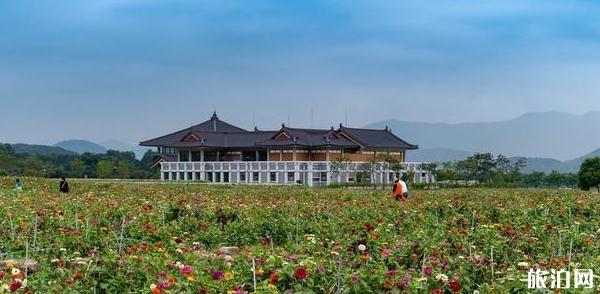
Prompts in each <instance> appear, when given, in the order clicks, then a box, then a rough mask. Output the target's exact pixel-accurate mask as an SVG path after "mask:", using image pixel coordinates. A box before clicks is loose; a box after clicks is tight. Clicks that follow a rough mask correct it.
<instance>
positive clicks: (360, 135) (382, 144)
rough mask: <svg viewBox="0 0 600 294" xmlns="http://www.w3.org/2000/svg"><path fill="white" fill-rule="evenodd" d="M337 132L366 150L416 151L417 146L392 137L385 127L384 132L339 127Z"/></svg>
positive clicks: (394, 136)
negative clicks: (393, 149) (399, 149)
mask: <svg viewBox="0 0 600 294" xmlns="http://www.w3.org/2000/svg"><path fill="white" fill-rule="evenodd" d="M338 132H339V133H341V134H344V135H346V136H348V137H349V138H350V139H351V140H353V141H355V142H356V143H358V144H360V145H362V146H363V147H367V148H382V149H385V148H402V149H418V148H419V146H418V145H413V144H410V143H408V142H406V141H404V140H402V139H400V138H398V136H396V135H394V134H393V133H392V131H391V130H390V129H388V128H387V127H386V128H385V129H384V130H373V129H356V128H348V127H344V126H342V125H340V128H339V129H338Z"/></svg>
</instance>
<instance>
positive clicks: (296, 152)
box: [140, 113, 431, 186]
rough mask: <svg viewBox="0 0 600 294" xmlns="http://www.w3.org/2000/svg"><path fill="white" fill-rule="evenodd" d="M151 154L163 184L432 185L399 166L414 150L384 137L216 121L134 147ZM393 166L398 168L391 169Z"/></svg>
mask: <svg viewBox="0 0 600 294" xmlns="http://www.w3.org/2000/svg"><path fill="white" fill-rule="evenodd" d="M140 145H141V146H152V147H157V148H158V152H159V154H160V158H158V159H157V160H156V161H155V164H154V166H155V167H157V168H158V167H160V175H161V179H162V180H186V181H208V182H215V183H218V182H220V183H262V184H268V183H271V184H294V183H299V184H307V185H309V186H319V185H327V184H331V183H346V182H375V183H390V182H392V181H393V178H394V177H395V176H399V175H400V174H402V173H408V172H411V174H414V177H415V178H414V180H415V181H417V182H427V181H429V180H430V178H431V177H429V176H428V175H427V173H426V172H423V171H421V168H420V166H421V164H420V163H407V162H405V154H406V151H407V150H411V149H417V148H418V146H417V145H413V144H410V143H408V142H406V141H404V140H402V139H400V138H399V137H397V136H396V135H394V134H393V133H392V131H391V130H390V129H388V128H387V127H386V128H385V129H383V130H372V129H358V128H349V127H345V126H343V125H341V124H340V126H339V128H337V129H334V128H333V127H331V128H330V129H300V128H290V127H288V126H285V125H282V126H281V129H279V130H275V131H263V130H258V129H257V128H255V129H254V130H253V131H247V130H244V129H242V128H239V127H236V126H234V125H231V124H228V123H226V122H224V121H222V120H220V119H219V117H218V116H217V114H216V113H213V115H212V117H211V118H210V119H209V120H207V121H205V122H203V123H201V124H198V125H195V126H192V127H189V128H187V129H184V130H181V131H178V132H174V133H171V134H168V135H165V136H162V137H158V138H155V139H152V140H148V141H144V142H141V143H140ZM390 162H395V163H396V164H390Z"/></svg>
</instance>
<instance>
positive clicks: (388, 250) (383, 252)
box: [381, 248, 392, 257]
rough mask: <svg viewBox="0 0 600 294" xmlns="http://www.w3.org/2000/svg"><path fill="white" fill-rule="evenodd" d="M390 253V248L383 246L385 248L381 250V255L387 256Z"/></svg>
mask: <svg viewBox="0 0 600 294" xmlns="http://www.w3.org/2000/svg"><path fill="white" fill-rule="evenodd" d="M391 254H392V249H389V248H385V249H383V250H381V255H382V256H383V257H389V256H390V255H391Z"/></svg>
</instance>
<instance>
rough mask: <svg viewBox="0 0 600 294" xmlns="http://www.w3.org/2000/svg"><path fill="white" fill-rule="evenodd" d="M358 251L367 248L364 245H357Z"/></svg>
mask: <svg viewBox="0 0 600 294" xmlns="http://www.w3.org/2000/svg"><path fill="white" fill-rule="evenodd" d="M358 250H360V251H361V252H363V251H365V250H367V246H365V245H364V244H360V245H358Z"/></svg>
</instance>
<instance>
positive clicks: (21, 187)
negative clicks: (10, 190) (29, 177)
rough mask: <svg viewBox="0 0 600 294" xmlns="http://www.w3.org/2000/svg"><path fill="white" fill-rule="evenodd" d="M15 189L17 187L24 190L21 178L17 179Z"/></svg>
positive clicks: (18, 189)
mask: <svg viewBox="0 0 600 294" xmlns="http://www.w3.org/2000/svg"><path fill="white" fill-rule="evenodd" d="M15 189H17V191H22V190H23V183H21V179H19V178H17V179H16V180H15Z"/></svg>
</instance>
